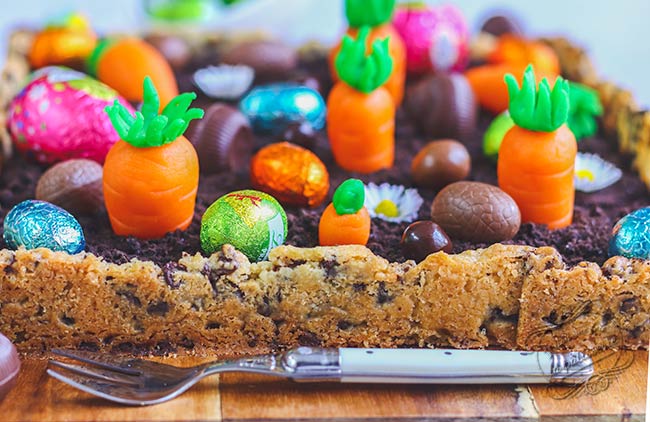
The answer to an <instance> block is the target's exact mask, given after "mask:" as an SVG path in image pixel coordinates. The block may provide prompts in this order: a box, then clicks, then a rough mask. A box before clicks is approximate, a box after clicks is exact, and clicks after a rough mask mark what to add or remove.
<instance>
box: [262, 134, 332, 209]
mask: <svg viewBox="0 0 650 422" xmlns="http://www.w3.org/2000/svg"><path fill="white" fill-rule="evenodd" d="M251 181H252V183H253V186H254V187H255V189H258V190H261V191H264V192H266V193H268V194H270V195H273V196H274V197H275V198H277V200H278V201H280V202H281V203H282V204H284V205H297V206H309V207H317V206H318V205H320V204H321V203H322V202H323V200H324V199H325V196H327V191H328V190H329V187H330V176H329V173H328V172H327V168H326V167H325V165H324V164H323V162H322V161H321V160H320V159H319V158H318V157H317V156H316V155H315V154H314V153H313V152H311V151H309V150H307V149H305V148H302V147H299V146H297V145H294V144H290V143H289V142H279V143H275V144H271V145H268V146H266V147H264V148H262V149H261V150H259V151H258V152H257V154H255V156H254V157H253V160H252V161H251Z"/></svg>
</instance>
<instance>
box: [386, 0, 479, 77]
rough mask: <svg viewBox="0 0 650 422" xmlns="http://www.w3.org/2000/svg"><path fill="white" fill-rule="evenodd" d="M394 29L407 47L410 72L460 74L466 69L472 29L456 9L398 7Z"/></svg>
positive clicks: (451, 7) (421, 6) (448, 7)
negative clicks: (455, 72) (451, 72)
mask: <svg viewBox="0 0 650 422" xmlns="http://www.w3.org/2000/svg"><path fill="white" fill-rule="evenodd" d="M393 26H394V27H395V29H396V30H397V32H399V34H400V35H401V36H402V39H403V40H404V44H405V45H406V61H407V64H406V66H407V69H408V70H409V72H412V73H425V72H429V71H434V72H450V71H457V72H458V71H462V70H463V69H464V68H465V66H467V61H468V57H469V29H468V27H467V21H466V20H465V17H464V16H463V14H462V12H461V11H460V10H459V9H458V8H457V7H455V6H452V5H442V6H426V5H420V4H418V5H404V6H401V7H398V8H397V10H396V12H395V17H394V18H393Z"/></svg>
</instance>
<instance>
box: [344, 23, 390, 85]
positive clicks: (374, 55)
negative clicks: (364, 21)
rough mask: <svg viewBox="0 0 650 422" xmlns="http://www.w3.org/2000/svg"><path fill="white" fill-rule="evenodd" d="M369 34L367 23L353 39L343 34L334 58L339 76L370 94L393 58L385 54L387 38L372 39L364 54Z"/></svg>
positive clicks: (383, 79)
mask: <svg viewBox="0 0 650 422" xmlns="http://www.w3.org/2000/svg"><path fill="white" fill-rule="evenodd" d="M369 33H370V28H369V27H367V26H364V27H362V28H361V29H360V30H359V35H358V37H357V39H356V40H355V39H353V38H352V37H350V36H349V35H345V36H344V37H343V42H342V44H341V51H339V53H338V55H337V56H336V60H335V61H334V67H336V72H337V73H338V75H339V78H341V80H342V81H343V82H345V83H346V84H348V85H350V86H351V87H352V88H354V89H356V90H357V91H361V92H363V93H366V94H368V93H370V92H372V91H374V90H375V89H377V88H378V87H380V86H382V85H383V84H384V83H385V82H386V81H387V80H388V78H389V77H390V73H391V71H392V70H393V60H392V59H391V57H390V54H389V53H388V41H389V39H388V38H385V39H383V40H375V41H374V42H373V43H372V49H371V51H370V54H368V55H366V40H367V39H368V35H369Z"/></svg>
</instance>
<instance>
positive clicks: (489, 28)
mask: <svg viewBox="0 0 650 422" xmlns="http://www.w3.org/2000/svg"><path fill="white" fill-rule="evenodd" d="M481 32H486V33H488V34H492V35H494V36H496V37H500V36H501V35H503V34H515V35H521V34H522V31H521V25H520V24H519V22H517V21H516V19H514V18H513V17H512V16H505V15H494V16H491V17H490V18H488V19H487V20H486V21H485V23H484V24H483V26H481Z"/></svg>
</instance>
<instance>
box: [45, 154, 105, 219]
mask: <svg viewBox="0 0 650 422" xmlns="http://www.w3.org/2000/svg"><path fill="white" fill-rule="evenodd" d="M102 175H103V169H102V166H101V165H99V164H97V163H96V162H94V161H92V160H87V159H83V158H80V159H73V160H68V161H64V162H62V163H59V164H56V165H54V166H52V167H50V169H48V170H47V171H46V172H45V173H43V175H42V176H41V178H40V179H39V180H38V183H37V184H36V199H38V200H41V201H46V202H51V203H52V204H54V205H58V206H60V207H61V208H63V209H65V210H67V211H68V212H70V213H72V214H74V215H81V214H93V213H95V212H97V211H98V210H99V209H101V207H102V206H103V205H104V195H103V189H102Z"/></svg>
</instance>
